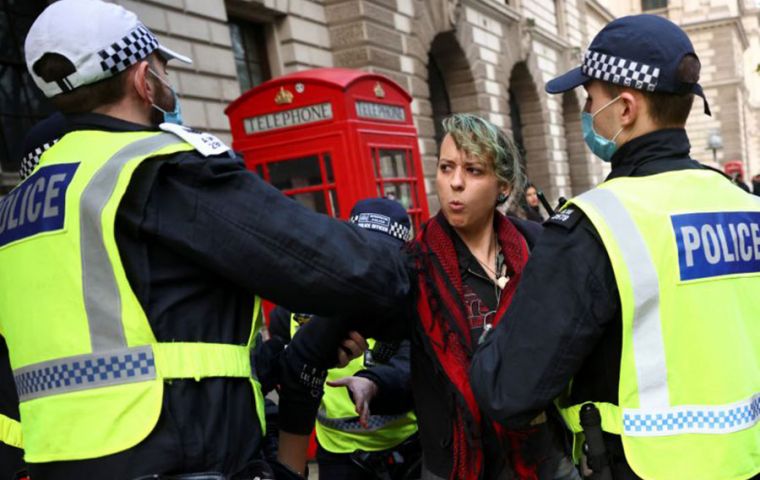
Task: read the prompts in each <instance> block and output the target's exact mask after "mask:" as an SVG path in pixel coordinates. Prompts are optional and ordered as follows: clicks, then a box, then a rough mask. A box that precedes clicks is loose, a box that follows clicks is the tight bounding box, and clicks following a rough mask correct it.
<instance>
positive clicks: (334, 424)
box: [290, 313, 417, 453]
mask: <svg viewBox="0 0 760 480" xmlns="http://www.w3.org/2000/svg"><path fill="white" fill-rule="evenodd" d="M298 326H299V324H298V322H297V321H296V320H295V314H292V313H291V315H290V336H291V338H293V336H294V335H295V334H296V332H297V330H298ZM367 343H368V345H369V348H370V350H371V349H372V348H374V346H375V341H374V340H373V339H368V340H367ZM364 369H365V366H364V359H363V358H362V357H359V358H355V359H353V360H352V361H351V362H350V363H349V364H348V365H346V366H345V367H343V368H333V369H330V370H329V371H328V372H327V380H328V381H333V380H338V379H340V378H344V377H350V376H353V375H355V374H356V373H357V372H359V371H361V370H364ZM368 423H369V428H368V429H365V428H364V427H362V426H361V424H360V423H359V417H358V416H357V415H356V406H355V405H354V402H353V401H352V400H351V397H350V396H349V394H348V389H346V388H344V387H339V388H334V387H329V386H328V387H325V393H324V395H323V396H322V403H321V405H320V406H319V411H318V413H317V424H316V427H315V428H316V431H317V440H319V444H320V445H321V446H322V448H324V449H325V450H327V451H328V452H332V453H352V452H355V451H357V450H362V451H365V452H378V451H382V450H388V449H391V448H393V447H395V446H396V445H399V444H400V443H402V442H403V441H404V440H406V439H407V438H409V437H410V436H411V435H413V434H414V433H416V432H417V417H416V416H415V415H414V412H413V411H409V412H406V413H402V414H398V415H370V416H369V421H368Z"/></svg>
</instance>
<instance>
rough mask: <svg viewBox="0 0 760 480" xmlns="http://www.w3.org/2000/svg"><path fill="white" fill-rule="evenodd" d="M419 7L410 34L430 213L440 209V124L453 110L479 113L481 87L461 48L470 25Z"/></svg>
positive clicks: (413, 84)
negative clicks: (437, 188) (437, 190)
mask: <svg viewBox="0 0 760 480" xmlns="http://www.w3.org/2000/svg"><path fill="white" fill-rule="evenodd" d="M416 11H417V12H418V15H417V18H416V20H415V24H416V25H417V26H418V27H419V29H418V30H417V31H415V34H414V36H413V37H409V38H410V40H409V42H410V44H411V47H412V48H410V54H411V55H412V56H413V57H414V58H415V59H416V60H417V61H418V62H419V65H420V67H421V68H415V69H414V76H413V78H412V80H411V87H412V88H411V89H410V90H411V93H412V97H413V98H414V106H415V123H416V125H417V133H418V136H419V143H420V153H421V155H422V164H423V169H424V174H425V178H426V180H427V181H426V190H427V194H428V203H429V205H430V211H431V213H432V212H435V211H437V210H438V208H439V205H438V198H437V197H436V195H435V187H434V185H433V179H434V177H435V169H436V163H437V155H438V142H440V140H441V137H442V129H441V125H440V122H441V120H443V118H445V117H446V116H447V115H449V114H451V113H460V112H473V113H477V112H480V108H479V103H478V102H479V90H478V88H479V87H478V83H477V82H476V79H475V76H474V74H473V70H472V68H471V65H472V64H473V60H472V59H470V58H469V56H468V53H467V52H465V50H464V49H463V48H462V46H463V45H467V41H466V40H465V39H466V35H467V34H468V30H467V27H466V25H464V24H461V25H457V26H456V28H455V24H457V23H461V22H458V20H457V18H455V16H452V15H448V14H447V15H443V14H442V12H440V11H436V10H434V9H429V8H420V9H417V10H416ZM449 13H451V12H449Z"/></svg>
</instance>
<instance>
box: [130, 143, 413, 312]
mask: <svg viewBox="0 0 760 480" xmlns="http://www.w3.org/2000/svg"><path fill="white" fill-rule="evenodd" d="M156 161H157V162H159V163H160V164H159V166H158V168H156V167H155V166H153V167H151V166H150V165H149V164H151V163H154V162H151V161H148V162H144V163H143V165H141V166H140V168H139V169H138V171H136V172H135V176H134V177H133V183H140V177H141V176H147V177H148V178H146V179H143V180H144V181H146V182H147V184H149V185H151V188H150V190H149V197H148V199H147V202H146V206H145V214H144V220H143V224H142V225H141V227H142V231H143V232H145V234H146V235H148V236H150V237H152V238H150V239H147V240H149V241H156V242H164V243H165V245H167V246H168V247H170V248H172V249H174V250H175V251H177V252H179V253H181V254H184V255H185V256H187V258H188V261H192V262H196V263H198V264H201V265H203V266H205V267H206V268H207V269H208V270H210V271H211V272H214V273H216V274H218V275H219V276H221V277H223V278H225V279H229V280H230V281H233V282H235V283H237V284H238V285H239V286H241V287H242V288H246V289H249V290H250V291H251V292H252V293H257V294H259V295H261V296H262V297H264V298H267V299H269V300H271V301H273V302H275V303H277V304H278V305H284V306H286V307H288V308H289V309H291V310H292V311H304V312H311V313H316V314H323V315H334V314H336V313H338V312H345V313H357V312H360V311H363V312H366V311H371V312H387V311H391V310H394V309H395V308H396V306H397V305H399V304H400V303H403V302H404V301H405V298H406V297H407V294H408V292H409V288H410V287H409V285H410V281H409V278H408V276H407V273H406V270H405V266H404V260H403V258H402V256H401V254H400V252H398V251H393V250H392V249H391V248H389V247H388V246H386V245H385V243H384V242H382V241H378V240H376V239H375V238H373V235H372V234H370V233H368V232H365V231H363V230H362V229H360V228H358V227H355V226H353V225H350V224H348V223H346V222H341V221H338V220H335V219H331V218H329V217H327V216H326V215H321V214H317V213H314V212H312V211H311V210H309V209H307V208H305V207H303V206H302V205H300V204H299V203H297V202H295V201H294V200H292V199H290V198H288V197H286V196H285V195H283V194H282V193H281V192H280V191H278V190H277V189H275V188H274V187H272V186H271V185H269V184H267V183H266V182H264V181H263V180H262V179H261V178H259V177H258V176H257V175H255V174H254V173H252V172H250V171H248V170H246V169H245V167H244V166H243V163H242V161H241V159H240V158H238V157H235V158H230V157H228V156H216V157H210V158H204V157H202V156H201V155H200V154H198V153H196V152H187V153H182V154H177V155H173V156H171V157H165V158H164V159H160V160H156ZM146 164H147V165H146ZM151 176H155V178H150V177H151ZM136 188H139V187H136Z"/></svg>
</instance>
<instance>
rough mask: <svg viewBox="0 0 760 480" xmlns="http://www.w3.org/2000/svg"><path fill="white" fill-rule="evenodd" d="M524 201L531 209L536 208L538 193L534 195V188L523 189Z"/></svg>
mask: <svg viewBox="0 0 760 480" xmlns="http://www.w3.org/2000/svg"><path fill="white" fill-rule="evenodd" d="M525 201H526V202H528V205H530V206H531V207H537V206H538V193H536V187H528V188H526V189H525Z"/></svg>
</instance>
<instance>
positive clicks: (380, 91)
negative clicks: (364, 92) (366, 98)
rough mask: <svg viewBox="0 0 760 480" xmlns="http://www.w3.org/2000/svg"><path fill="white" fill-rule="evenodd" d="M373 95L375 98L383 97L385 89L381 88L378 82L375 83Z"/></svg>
mask: <svg viewBox="0 0 760 480" xmlns="http://www.w3.org/2000/svg"><path fill="white" fill-rule="evenodd" d="M375 96H376V97H377V98H385V90H383V86H382V85H380V82H377V83H375Z"/></svg>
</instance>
